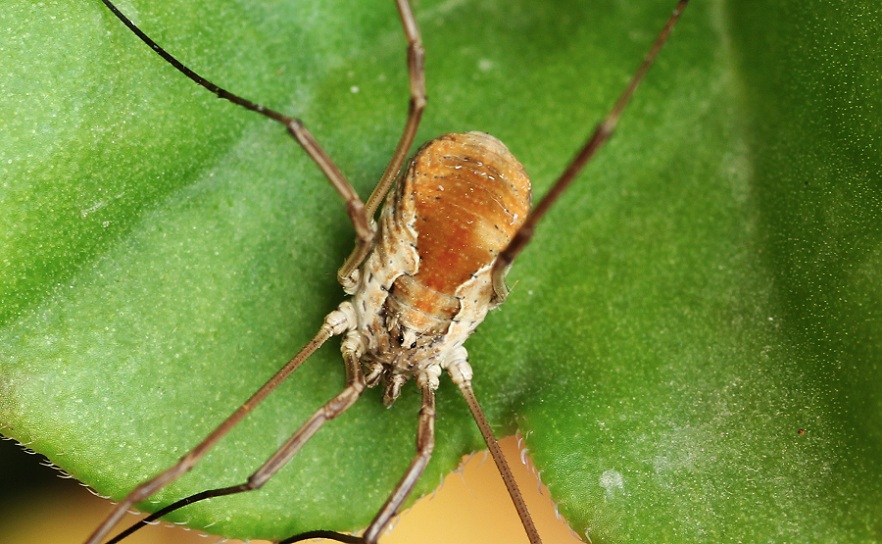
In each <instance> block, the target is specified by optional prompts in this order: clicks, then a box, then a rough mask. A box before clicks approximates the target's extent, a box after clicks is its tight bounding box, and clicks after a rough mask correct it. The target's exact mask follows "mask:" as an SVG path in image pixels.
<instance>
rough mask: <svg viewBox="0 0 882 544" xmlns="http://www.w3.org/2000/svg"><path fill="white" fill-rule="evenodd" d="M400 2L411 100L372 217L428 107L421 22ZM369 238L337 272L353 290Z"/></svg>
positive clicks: (369, 211)
mask: <svg viewBox="0 0 882 544" xmlns="http://www.w3.org/2000/svg"><path fill="white" fill-rule="evenodd" d="M396 2H397V5H398V15H399V17H400V18H401V26H402V27H403V28H404V34H405V36H406V37H407V72H408V77H409V79H410V103H409V106H408V110H407V121H406V122H405V124H404V132H402V133H401V138H400V139H399V140H398V145H397V146H395V151H394V152H393V153H392V159H391V160H390V161H389V164H388V165H387V166H386V170H385V171H384V172H383V175H382V177H380V181H379V182H377V186H376V187H374V190H373V191H372V192H371V196H370V197H369V198H368V200H367V204H365V214H366V216H367V217H368V218H372V217H373V216H374V213H376V211H377V208H379V206H380V202H381V201H382V200H383V198H385V197H386V194H387V193H388V192H389V188H390V187H391V186H392V183H393V182H394V181H395V179H396V178H397V177H398V173H399V172H400V171H401V167H402V165H404V160H405V159H406V158H407V154H408V153H409V152H410V148H411V146H413V140H414V138H415V137H416V132H417V129H418V128H419V126H420V119H421V118H422V116H423V109H425V107H426V75H425V61H424V58H425V51H424V50H423V41H422V38H421V37H420V29H419V27H418V26H417V23H416V19H415V18H414V16H413V11H412V10H411V8H410V3H409V2H408V0H396ZM370 249H371V248H370V243H369V240H366V239H362V238H361V237H359V238H358V239H357V240H356V243H355V248H354V249H353V250H352V254H351V255H349V258H348V259H346V262H345V263H344V264H343V266H342V267H340V270H339V271H338V272H337V281H339V282H340V285H342V286H343V288H344V289H345V290H346V292H347V293H351V292H352V291H351V289H354V288H355V284H356V280H355V279H354V278H353V277H352V274H353V272H354V271H355V269H356V268H358V267H359V266H360V265H361V263H362V261H364V259H365V258H366V257H367V254H368V252H369V251H370Z"/></svg>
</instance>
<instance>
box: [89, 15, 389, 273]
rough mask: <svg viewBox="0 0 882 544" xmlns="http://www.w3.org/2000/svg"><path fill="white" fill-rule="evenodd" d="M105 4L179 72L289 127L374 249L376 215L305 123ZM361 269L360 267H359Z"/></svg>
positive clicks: (360, 236)
mask: <svg viewBox="0 0 882 544" xmlns="http://www.w3.org/2000/svg"><path fill="white" fill-rule="evenodd" d="M101 1H102V2H104V5H105V6H107V8H108V9H109V10H110V11H111V12H112V13H113V14H114V15H115V16H116V17H117V18H118V19H119V20H120V21H122V23H123V24H124V25H126V27H128V28H129V30H131V31H132V32H133V33H134V34H135V35H136V36H138V38H140V39H141V41H142V42H144V43H145V44H147V45H148V46H150V48H151V49H153V51H155V52H156V53H157V54H158V55H159V56H160V57H162V58H163V59H165V61H166V62H168V63H169V64H171V65H172V66H173V67H175V69H177V70H178V71H179V72H181V73H182V74H184V75H185V76H187V77H188V78H190V79H191V80H193V81H194V82H195V83H196V84H198V85H200V86H202V87H204V88H205V89H207V90H209V91H211V92H212V93H214V94H215V95H217V96H218V98H223V99H224V100H229V101H230V102H232V103H233V104H236V105H237V106H241V107H243V108H245V109H247V110H251V111H253V112H255V113H259V114H260V115H263V116H264V117H268V118H270V119H272V120H273V121H276V122H278V123H281V124H283V125H285V128H286V129H287V130H288V133H289V134H291V136H293V137H294V139H295V140H296V141H297V143H298V144H300V147H302V148H303V150H304V151H305V152H306V154H307V155H309V158H311V159H312V161H313V162H314V163H315V164H316V165H317V166H318V167H319V169H320V170H321V171H322V173H323V174H324V175H325V177H326V178H327V179H328V181H329V182H330V183H331V185H332V186H333V187H334V189H336V190H337V192H338V193H339V194H340V196H341V197H343V200H344V201H345V202H346V211H347V213H348V214H349V219H350V220H351V221H352V225H353V227H354V228H355V234H356V237H357V238H358V240H359V244H362V245H365V246H368V247H370V242H371V240H372V239H373V230H372V229H371V225H370V216H371V215H372V214H373V212H370V213H368V212H366V211H365V206H364V203H363V202H362V201H361V199H360V198H359V196H358V193H356V192H355V189H353V188H352V185H350V184H349V182H348V181H347V180H346V176H344V175H343V173H342V172H341V171H340V169H339V168H337V165H335V164H334V161H333V160H331V157H330V156H329V155H328V154H327V153H326V152H325V150H324V149H322V147H321V146H320V145H319V143H318V142H317V141H316V139H315V138H314V137H313V136H312V134H311V133H310V132H309V131H308V130H307V129H306V127H305V126H304V125H303V123H302V122H301V121H300V120H299V119H296V118H293V117H289V116H287V115H284V114H282V113H279V112H277V111H275V110H273V109H270V108H267V107H264V106H261V105H260V104H257V103H255V102H252V101H250V100H248V99H246V98H243V97H241V96H239V95H237V94H234V93H231V92H230V91H228V90H226V89H224V88H223V87H220V86H218V85H215V84H214V83H212V82H211V81H208V80H207V79H205V78H204V77H202V76H200V75H199V74H197V73H196V72H194V71H193V70H191V69H189V68H187V67H186V66H184V64H183V63H182V62H181V61H179V60H178V59H176V58H175V57H174V56H172V55H171V53H169V52H168V51H166V50H165V49H163V48H162V47H161V46H160V45H159V44H157V43H156V42H155V41H153V39H152V38H150V36H148V35H147V34H145V33H144V31H142V30H141V29H140V28H138V27H137V26H135V23H133V22H132V21H131V20H130V19H129V18H128V17H126V16H125V15H123V13H122V12H121V11H120V10H119V9H118V8H117V7H116V6H115V5H113V3H112V2H111V1H110V0H101ZM356 266H357V265H356Z"/></svg>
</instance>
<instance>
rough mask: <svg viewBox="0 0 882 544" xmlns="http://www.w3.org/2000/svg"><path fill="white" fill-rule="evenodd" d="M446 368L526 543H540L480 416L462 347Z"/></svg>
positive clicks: (496, 445)
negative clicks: (490, 460)
mask: <svg viewBox="0 0 882 544" xmlns="http://www.w3.org/2000/svg"><path fill="white" fill-rule="evenodd" d="M447 371H448V372H449V373H450V378H451V379H452V380H453V383H455V384H456V385H457V386H458V387H459V391H460V393H462V396H463V398H464V399H465V401H466V404H468V406H469V411H470V412H471V413H472V418H474V420H475V423H476V424H477V425H478V429H480V431H481V436H483V437H484V442H485V443H486V444H487V449H489V450H490V455H491V456H492V457H493V461H494V462H495V463H496V468H497V469H498V470H499V474H500V476H502V481H503V482H505V488H506V489H507V490H508V495H509V497H511V501H512V502H513V503H514V505H515V509H516V510H517V512H518V517H520V518H521V524H522V525H523V526H524V531H526V533H527V538H529V539H530V544H541V543H542V539H541V538H540V537H539V531H537V530H536V525H535V524H534V523H533V518H531V517H530V511H529V510H528V509H527V504H526V503H525V502H524V497H523V496H522V495H521V490H520V488H519V487H518V484H517V482H516V481H515V479H514V475H513V474H512V473H511V467H509V466H508V461H506V460H505V456H503V455H502V449H501V448H500V447H499V442H497V441H496V436H494V434H493V429H491V428H490V424H489V423H488V422H487V418H486V417H485V416H484V411H483V410H482V409H481V405H480V404H479V403H478V399H477V397H475V392H474V391H473V390H472V367H471V366H469V363H468V361H467V360H466V358H465V350H463V352H462V357H458V358H457V359H456V360H454V361H453V362H451V363H450V365H449V366H448V367H447Z"/></svg>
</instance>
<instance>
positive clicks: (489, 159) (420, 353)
mask: <svg viewBox="0 0 882 544" xmlns="http://www.w3.org/2000/svg"><path fill="white" fill-rule="evenodd" d="M529 211H530V180H529V178H528V177H527V175H526V173H525V172H524V168H523V166H522V165H521V163H520V162H518V160H517V159H516V158H515V157H514V156H513V155H512V154H511V153H510V152H509V151H508V149H507V148H506V147H505V145H503V144H502V142H500V141H499V140H497V139H496V138H494V137H493V136H490V135H488V134H484V133H480V132H469V133H465V134H446V135H444V136H441V137H439V138H436V139H435V140H432V141H430V142H429V143H427V144H425V145H424V146H423V147H422V148H420V150H419V151H418V152H417V154H416V155H415V156H414V158H413V160H412V161H411V164H410V165H409V167H408V169H407V172H406V173H405V174H404V175H403V176H402V177H401V179H399V181H398V183H397V185H396V187H395V188H394V189H393V190H392V192H391V193H390V194H389V196H388V197H387V201H386V204H385V206H384V208H383V212H382V215H381V218H380V225H379V229H380V230H379V233H378V241H377V243H376V245H375V246H374V249H373V251H372V252H371V254H370V256H369V257H368V258H367V259H366V260H365V262H364V263H363V264H362V266H361V267H360V268H359V269H358V270H357V271H356V272H355V273H354V275H353V278H352V279H353V280H354V281H355V282H356V283H355V285H356V287H355V288H354V289H353V292H352V293H350V294H352V295H353V297H352V299H351V300H350V301H347V302H344V303H343V304H341V305H340V307H339V311H341V312H343V313H344V314H346V316H347V321H348V323H349V330H348V332H347V336H346V340H344V345H343V351H344V356H345V355H346V352H347V350H353V351H354V353H351V354H350V355H354V356H356V357H358V358H359V359H360V360H361V361H362V363H363V364H364V368H365V379H366V383H367V385H368V386H372V385H376V384H377V383H378V382H379V381H380V380H382V381H383V383H384V386H385V393H384V397H383V398H384V402H385V403H386V404H391V403H392V402H393V401H394V400H395V399H396V398H397V397H398V395H399V392H400V388H401V386H402V385H403V384H404V383H405V382H406V381H407V380H408V379H410V378H414V379H416V380H417V381H418V382H420V383H421V385H428V386H429V387H431V388H432V389H434V388H436V387H437V385H438V378H439V376H440V374H441V372H442V370H444V369H448V368H450V367H451V365H455V366H458V367H459V368H458V369H457V374H458V373H459V372H463V371H464V372H466V373H467V374H468V375H470V374H471V372H470V369H467V364H468V363H467V362H466V352H465V349H464V348H463V347H462V344H463V342H465V340H466V339H467V338H468V337H469V335H470V334H471V333H472V331H473V330H474V329H475V327H477V326H478V324H480V323H481V321H483V319H484V316H486V314H487V311H488V310H490V309H491V308H492V307H494V306H496V305H498V304H499V303H501V302H502V300H501V299H500V297H499V296H498V294H494V292H493V281H492V278H491V270H492V268H493V262H494V260H495V259H496V255H497V254H498V253H499V252H500V251H502V250H503V249H504V248H505V247H506V246H507V245H508V243H509V242H510V241H511V239H512V237H513V236H514V233H515V232H517V230H518V228H520V226H521V224H523V222H524V219H525V218H526V216H527V214H528V213H529ZM451 370H452V369H451ZM424 380H427V381H424Z"/></svg>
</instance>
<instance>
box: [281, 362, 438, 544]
mask: <svg viewBox="0 0 882 544" xmlns="http://www.w3.org/2000/svg"><path fill="white" fill-rule="evenodd" d="M417 385H418V386H419V388H420V391H422V394H423V404H422V406H421V408H420V415H419V420H418V423H417V439H416V455H414V458H413V459H412V460H411V462H410V465H409V466H408V467H407V470H406V471H405V473H404V476H402V478H401V480H400V481H399V482H398V485H396V486H395V489H394V490H393V491H392V494H391V495H390V496H389V498H388V499H386V502H385V503H384V504H383V507H382V508H380V511H379V512H377V515H376V516H374V519H373V521H371V524H370V525H368V528H367V529H365V531H364V534H363V535H361V536H360V537H358V536H352V535H346V534H343V533H337V532H334V531H310V532H308V533H301V534H299V535H294V536H292V537H290V538H286V539H285V540H282V541H281V542H279V544H291V543H293V542H302V541H304V540H309V539H311V538H326V539H330V540H336V541H338V542H346V543H356V544H376V542H377V539H379V538H380V535H381V534H383V532H384V531H385V530H386V528H387V527H388V526H389V522H391V521H392V518H393V517H395V515H396V514H397V513H398V510H399V509H400V508H401V504H402V503H403V502H404V500H405V499H407V497H408V496H409V495H410V493H411V491H413V486H414V485H416V483H417V480H419V479H420V476H421V475H422V474H423V471H424V470H425V469H426V465H427V464H428V463H429V459H430V458H431V457H432V450H433V449H434V448H435V390H434V389H433V388H432V385H431V384H430V383H429V380H421V379H418V380H417Z"/></svg>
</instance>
